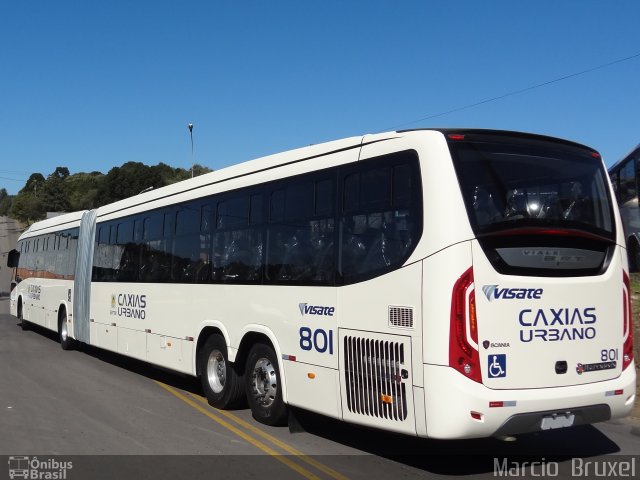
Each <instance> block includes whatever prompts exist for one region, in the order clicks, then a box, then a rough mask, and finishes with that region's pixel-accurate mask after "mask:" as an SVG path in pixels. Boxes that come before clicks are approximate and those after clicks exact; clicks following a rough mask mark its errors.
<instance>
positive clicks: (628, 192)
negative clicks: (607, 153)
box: [609, 145, 640, 272]
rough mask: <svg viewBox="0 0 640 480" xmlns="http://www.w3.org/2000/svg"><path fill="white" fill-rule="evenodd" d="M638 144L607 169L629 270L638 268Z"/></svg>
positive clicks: (639, 156)
mask: <svg viewBox="0 0 640 480" xmlns="http://www.w3.org/2000/svg"><path fill="white" fill-rule="evenodd" d="M639 173H640V145H638V146H637V147H636V148H634V149H633V150H632V151H631V152H630V153H629V154H628V155H626V156H625V157H624V158H623V159H622V160H620V161H619V162H617V163H616V164H615V165H613V166H612V167H611V168H610V169H609V177H610V178H611V184H612V185H613V191H614V192H615V194H616V200H618V205H619V207H620V216H621V218H622V227H623V230H624V235H625V238H626V240H627V252H628V257H629V270H630V271H632V272H637V271H639V270H640V207H639V205H638V174H639Z"/></svg>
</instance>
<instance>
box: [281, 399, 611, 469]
mask: <svg viewBox="0 0 640 480" xmlns="http://www.w3.org/2000/svg"><path fill="white" fill-rule="evenodd" d="M294 417H295V421H294V422H293V426H292V427H291V426H290V429H291V428H292V430H293V431H294V432H296V431H305V432H307V433H309V434H312V435H316V436H319V437H322V438H325V439H327V440H330V441H332V442H336V443H339V444H342V445H345V446H347V447H350V448H353V449H356V450H360V451H363V452H366V453H369V454H371V455H376V456H379V457H382V458H386V459H389V460H392V461H395V462H399V463H402V464H405V465H407V466H410V467H413V468H417V469H420V470H423V471H425V472H430V473H435V474H440V475H471V474H481V473H493V474H494V475H495V473H496V467H497V465H498V464H500V465H502V466H504V465H509V466H512V465H515V463H513V462H517V463H518V464H520V465H522V464H523V462H538V463H543V464H544V463H547V464H548V463H551V462H557V463H558V464H562V463H566V462H571V460H572V459H573V458H592V457H600V456H602V455H607V454H613V453H617V452H619V451H620V448H619V447H618V445H617V444H616V443H615V442H613V441H611V440H610V439H609V438H608V437H607V436H606V435H604V434H603V433H602V432H600V431H599V430H598V429H597V428H595V427H593V426H591V425H585V426H576V427H573V428H568V429H562V430H554V431H544V432H537V433H530V434H523V435H518V436H516V437H515V438H516V439H515V441H505V440H500V439H497V438H485V439H472V440H431V439H424V438H416V437H410V436H406V435H400V434H393V433H389V432H383V431H379V430H374V429H368V428H364V427H360V426H356V425H351V424H347V423H343V422H339V421H337V420H333V419H327V418H326V417H322V416H320V415H316V414H313V413H310V412H306V411H301V410H297V409H296V410H295V413H294ZM290 424H291V422H290ZM505 459H506V464H505V463H504V461H505Z"/></svg>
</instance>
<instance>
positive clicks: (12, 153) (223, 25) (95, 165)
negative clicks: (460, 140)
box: [0, 0, 640, 194]
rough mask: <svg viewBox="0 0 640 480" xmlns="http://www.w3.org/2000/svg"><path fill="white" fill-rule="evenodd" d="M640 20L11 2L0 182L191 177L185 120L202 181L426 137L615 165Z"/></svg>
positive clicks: (1, 80) (510, 11) (639, 116)
mask: <svg viewBox="0 0 640 480" xmlns="http://www.w3.org/2000/svg"><path fill="white" fill-rule="evenodd" d="M638 19H640V2H638V1H637V0H616V1H614V2H612V1H606V0H600V1H593V0H580V1H572V0H563V1H557V0H553V1H550V0H535V1H534V0H530V1H524V0H522V1H513V0H509V1H503V0H488V1H483V2H480V1H477V0H474V1H467V0H459V1H432V0H422V1H411V0H407V1H401V0H395V1H378V0H368V1H345V0H342V1H333V0H323V1H319V0H316V1H314V0H306V1H305V0H297V1H288V0H287V1H278V0H271V1H253V0H245V1H242V2H240V1H224V0H209V1H199V0H192V1H189V2H184V1H183V2H178V1H163V0H153V1H151V0H135V1H131V0H126V1H120V0H102V1H99V2H98V1H90V0H83V1H67V0H56V1H50V0H47V1H44V0H43V1H31V0H22V1H19V2H16V1H13V2H9V1H4V2H2V3H0V188H6V189H7V191H8V192H9V193H10V194H15V193H17V192H18V191H19V190H20V189H21V188H22V187H23V186H24V183H25V181H26V179H27V178H28V176H29V175H30V174H31V173H34V172H39V173H42V174H43V175H44V176H45V177H46V176H47V175H49V174H50V173H52V172H53V171H54V170H55V169H56V167H58V166H65V167H67V168H69V170H70V172H71V173H72V174H73V173H78V172H90V171H100V172H103V173H107V172H108V171H109V170H110V169H111V168H113V167H116V166H120V165H122V164H123V163H125V162H129V161H136V162H143V163H145V164H147V165H156V164H158V163H159V162H164V163H167V164H169V165H171V166H173V167H182V168H186V169H188V168H190V166H191V162H192V153H191V142H190V137H189V131H188V128H187V125H188V124H189V123H192V124H193V125H194V127H193V143H194V160H195V162H196V163H199V164H202V165H205V166H208V167H209V168H212V169H219V168H222V167H225V166H228V165H231V164H235V163H239V162H242V161H245V160H250V159H252V158H256V157H260V156H263V155H268V154H272V153H276V152H280V151H285V150H289V149H292V148H297V147H301V146H305V145H309V144H316V143H321V142H324V141H330V140H336V139H339V138H344V137H350V136H355V135H362V134H366V133H376V132H382V131H387V130H394V129H398V128H423V127H424V128H428V127H470V128H497V129H505V130H519V131H526V132H532V133H539V134H545V135H552V136H557V137H561V138H566V139H569V140H573V141H577V142H580V143H584V144H587V145H589V146H591V147H593V148H595V149H597V150H599V151H600V153H601V154H602V155H603V158H604V161H605V163H606V164H607V165H612V164H613V163H615V162H616V161H618V160H620V158H622V157H623V156H624V155H625V154H626V153H628V152H629V151H630V150H631V149H632V148H633V147H634V146H635V145H637V144H638V143H640V91H639V86H640V82H639V79H640V55H639V54H640V35H638ZM634 55H636V56H635V58H632V59H629V60H626V61H621V62H618V63H614V64H612V65H609V66H604V65H608V64H611V63H612V62H616V61H617V60H620V59H623V58H628V57H633V56H634ZM601 66H603V67H602V68H596V67H601ZM594 68H596V69H595V70H592V71H590V72H588V73H584V74H581V75H573V74H576V73H579V72H584V71H586V70H591V69H594ZM567 76H568V77H569V78H566V79H564V80H560V81H556V82H552V81H553V80H556V79H560V78H563V77H567ZM547 82H552V83H548V84H546V85H544V86H540V87H539V88H530V87H534V86H537V85H541V84H545V83H547ZM523 90H524V91H523ZM521 91H522V92H521ZM513 92H521V93H517V94H513V95H507V94H510V93H513ZM504 95H507V96H504ZM497 97H502V98H497ZM492 98H497V99H496V100H493V101H489V102H485V103H480V102H483V101H484V100H487V99H492ZM478 103H480V104H479V105H476V106H471V105H474V104H478ZM468 106H471V107H469V108H463V107H468ZM452 110H454V111H453V112H452ZM445 112H450V113H445Z"/></svg>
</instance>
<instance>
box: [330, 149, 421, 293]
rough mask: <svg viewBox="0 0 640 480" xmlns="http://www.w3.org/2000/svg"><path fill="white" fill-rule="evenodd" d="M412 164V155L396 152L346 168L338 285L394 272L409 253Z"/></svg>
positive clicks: (415, 205) (416, 208)
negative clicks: (340, 282) (339, 282)
mask: <svg viewBox="0 0 640 480" xmlns="http://www.w3.org/2000/svg"><path fill="white" fill-rule="evenodd" d="M411 160H412V161H413V162H414V163H413V165H412V164H411V163H410V162H411ZM416 164H417V159H416V157H415V154H412V153H408V152H401V153H398V154H392V155H388V156H385V157H380V158H377V159H370V160H366V161H363V162H358V164H356V165H355V166H350V167H347V168H348V171H347V172H345V173H344V174H343V176H342V187H343V190H342V215H341V217H340V225H341V228H340V248H341V252H340V255H339V258H340V262H339V263H340V265H339V267H338V268H339V272H340V273H341V275H342V281H343V282H344V283H350V282H353V281H358V280H361V279H365V278H367V277H371V276H374V275H376V274H378V273H382V272H383V271H385V270H388V269H392V268H397V267H399V266H400V264H401V262H402V261H403V260H404V259H405V258H406V257H407V256H408V254H409V253H410V251H411V250H412V248H413V246H414V245H415V243H416V241H417V238H416V237H417V233H416V230H417V229H418V228H419V226H420V225H421V222H420V220H421V219H420V213H419V212H420V205H419V202H418V199H417V198H416V195H417V192H419V188H417V185H416V182H418V181H419V175H418V172H417V168H416V167H415V165H416Z"/></svg>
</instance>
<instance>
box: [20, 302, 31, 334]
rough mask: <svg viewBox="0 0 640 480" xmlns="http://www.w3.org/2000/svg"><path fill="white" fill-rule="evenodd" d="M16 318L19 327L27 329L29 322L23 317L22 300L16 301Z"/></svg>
mask: <svg viewBox="0 0 640 480" xmlns="http://www.w3.org/2000/svg"><path fill="white" fill-rule="evenodd" d="M18 320H20V328H22V330H29V322H27V321H26V320H25V319H24V313H23V312H22V302H19V303H18Z"/></svg>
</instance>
